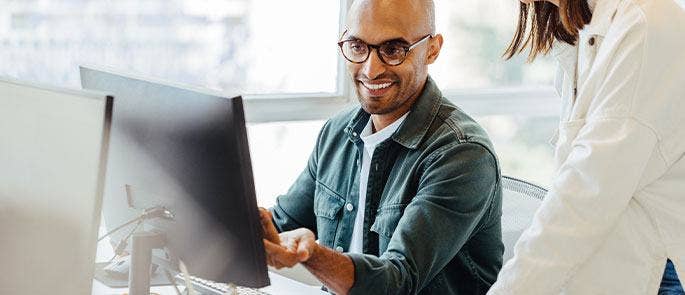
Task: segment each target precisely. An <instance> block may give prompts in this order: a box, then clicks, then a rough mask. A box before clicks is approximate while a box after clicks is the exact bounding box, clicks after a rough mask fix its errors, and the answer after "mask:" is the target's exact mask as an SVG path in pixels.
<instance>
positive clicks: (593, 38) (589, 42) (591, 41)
mask: <svg viewBox="0 0 685 295" xmlns="http://www.w3.org/2000/svg"><path fill="white" fill-rule="evenodd" d="M587 42H588V44H590V46H593V45H595V37H591V38H590V40H588V41H587Z"/></svg>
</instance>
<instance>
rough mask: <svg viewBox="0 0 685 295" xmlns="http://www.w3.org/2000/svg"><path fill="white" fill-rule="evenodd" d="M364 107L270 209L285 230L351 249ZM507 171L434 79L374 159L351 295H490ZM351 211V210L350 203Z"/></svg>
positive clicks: (320, 145)
mask: <svg viewBox="0 0 685 295" xmlns="http://www.w3.org/2000/svg"><path fill="white" fill-rule="evenodd" d="M369 117H370V115H369V114H368V113H366V112H364V111H363V110H362V109H360V108H359V107H356V108H355V109H353V110H351V111H347V112H344V113H342V114H340V115H337V116H336V117H334V118H332V119H330V120H329V121H328V122H326V124H325V125H324V127H323V128H322V130H321V133H320V134H319V138H318V141H317V144H316V147H315V149H314V152H313V153H312V155H311V157H310V159H309V163H308V165H307V167H306V169H305V170H304V172H302V174H301V175H300V176H299V178H298V179H297V181H296V182H295V184H293V186H292V187H291V188H290V190H289V191H288V193H287V194H285V195H282V196H280V197H278V199H277V204H276V206H275V207H274V208H272V212H273V216H274V222H275V224H276V227H277V228H278V229H279V231H288V230H293V229H296V228H300V227H306V228H309V229H311V230H312V231H313V232H315V233H316V234H317V238H318V239H319V243H320V244H321V245H324V246H327V247H330V248H332V249H336V250H338V251H341V252H347V250H348V249H349V247H350V240H351V237H352V230H353V227H354V219H355V216H356V214H357V211H356V207H357V206H356V204H357V203H358V199H359V196H358V195H359V173H360V167H361V166H360V161H361V155H362V148H363V142H362V140H361V139H360V138H359V134H360V133H361V131H362V129H363V128H364V126H365V125H366V123H367V122H368V120H369ZM501 201H502V193H501V188H500V172H499V167H498V162H497V158H496V156H495V153H494V150H493V148H492V144H491V143H490V141H489V139H488V137H487V134H486V133H485V131H484V130H483V129H482V128H481V127H480V126H479V125H478V124H477V123H476V122H475V121H474V120H473V119H472V118H470V117H469V116H468V115H466V114H465V113H464V112H463V111H461V110H460V109H459V108H457V107H455V106H454V105H453V104H451V103H450V102H449V101H447V100H446V99H445V98H443V97H442V94H441V93H440V91H439V90H438V88H437V86H436V85H435V83H434V82H433V81H432V79H431V78H430V77H429V78H428V80H427V82H426V86H425V87H424V90H423V92H422V94H421V95H420V96H419V98H418V99H417V101H416V103H415V104H414V106H413V107H412V109H411V113H409V115H408V116H407V118H406V119H405V120H404V122H403V123H402V125H400V127H399V128H398V129H397V131H396V132H395V133H394V134H393V135H392V136H391V138H389V139H388V140H386V141H384V142H382V143H381V144H379V145H378V146H377V147H376V150H375V152H374V154H373V156H372V159H371V168H370V172H369V179H368V188H367V196H366V210H365V214H364V241H363V250H364V254H353V253H347V254H346V255H349V257H350V258H351V259H352V261H353V263H354V268H355V282H354V286H353V287H352V289H351V290H350V293H351V294H485V293H486V291H487V290H488V289H489V288H490V286H491V285H492V284H493V283H494V282H495V279H496V278H497V273H498V272H499V270H500V268H501V266H502V253H503V251H504V246H503V244H502V238H501V237H502V233H501V223H500V217H501V214H502V208H501ZM348 204H350V205H348Z"/></svg>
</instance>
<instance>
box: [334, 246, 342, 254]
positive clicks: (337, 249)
mask: <svg viewBox="0 0 685 295" xmlns="http://www.w3.org/2000/svg"><path fill="white" fill-rule="evenodd" d="M335 251H338V252H340V253H342V251H343V247H340V246H338V247H335Z"/></svg>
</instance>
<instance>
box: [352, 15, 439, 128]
mask: <svg viewBox="0 0 685 295" xmlns="http://www.w3.org/2000/svg"><path fill="white" fill-rule="evenodd" d="M380 8H381V7H379V6H378V5H369V6H368V7H366V8H365V9H358V10H356V11H355V10H354V9H353V10H352V11H351V13H350V15H349V17H348V20H349V21H348V28H347V32H346V33H345V34H344V35H343V36H342V40H349V39H358V40H361V41H363V42H365V43H367V44H374V45H380V44H383V43H385V42H388V41H392V42H404V43H405V45H410V44H412V43H414V42H416V41H419V40H420V39H421V38H422V37H424V36H426V35H428V34H430V33H431V32H430V29H428V26H427V25H425V24H419V25H417V24H416V22H417V21H419V22H420V21H425V20H418V19H420V18H416V17H413V14H414V13H412V12H411V11H406V12H402V11H401V9H399V8H397V9H380ZM403 13H406V14H404V15H402V14H403ZM431 41H433V40H431V39H428V40H425V41H422V42H420V43H419V44H418V45H417V46H415V47H414V48H413V49H412V50H411V51H409V52H408V53H407V56H406V58H405V59H404V61H403V62H402V63H401V64H399V65H396V66H391V65H388V64H386V63H384V62H383V61H382V60H381V59H380V58H379V57H378V51H377V49H370V55H369V57H368V59H367V60H366V61H364V62H363V63H352V62H350V61H347V71H348V72H349V74H350V76H351V78H352V81H353V83H354V85H355V88H356V91H357V96H358V98H359V102H360V104H361V106H362V108H363V109H364V110H365V111H366V112H368V113H370V114H389V113H392V112H394V111H396V110H398V109H400V108H402V106H406V104H410V103H413V101H414V99H415V98H416V97H417V96H418V95H419V92H420V91H421V88H422V87H423V85H424V83H425V81H426V77H427V75H428V64H429V63H432V62H433V60H434V58H430V56H429V47H430V42H431ZM436 56H437V54H436Z"/></svg>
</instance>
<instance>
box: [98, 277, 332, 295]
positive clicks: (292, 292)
mask: <svg viewBox="0 0 685 295" xmlns="http://www.w3.org/2000/svg"><path fill="white" fill-rule="evenodd" d="M269 279H271V286H268V287H264V288H261V289H259V290H260V291H263V292H266V293H269V294H273V295H281V294H282V295H321V294H328V293H326V292H324V291H322V290H321V288H319V287H314V286H309V285H305V284H303V283H300V282H298V281H295V280H291V279H289V278H286V277H284V276H281V275H279V274H277V273H273V272H269ZM179 289H181V290H183V289H184V287H182V286H179ZM150 292H151V293H154V294H159V295H176V292H175V291H174V288H173V287H172V286H163V287H151V288H150ZM127 293H128V289H127V288H109V287H107V286H105V285H103V284H102V283H100V282H99V281H97V280H93V292H92V294H93V295H123V294H127Z"/></svg>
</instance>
